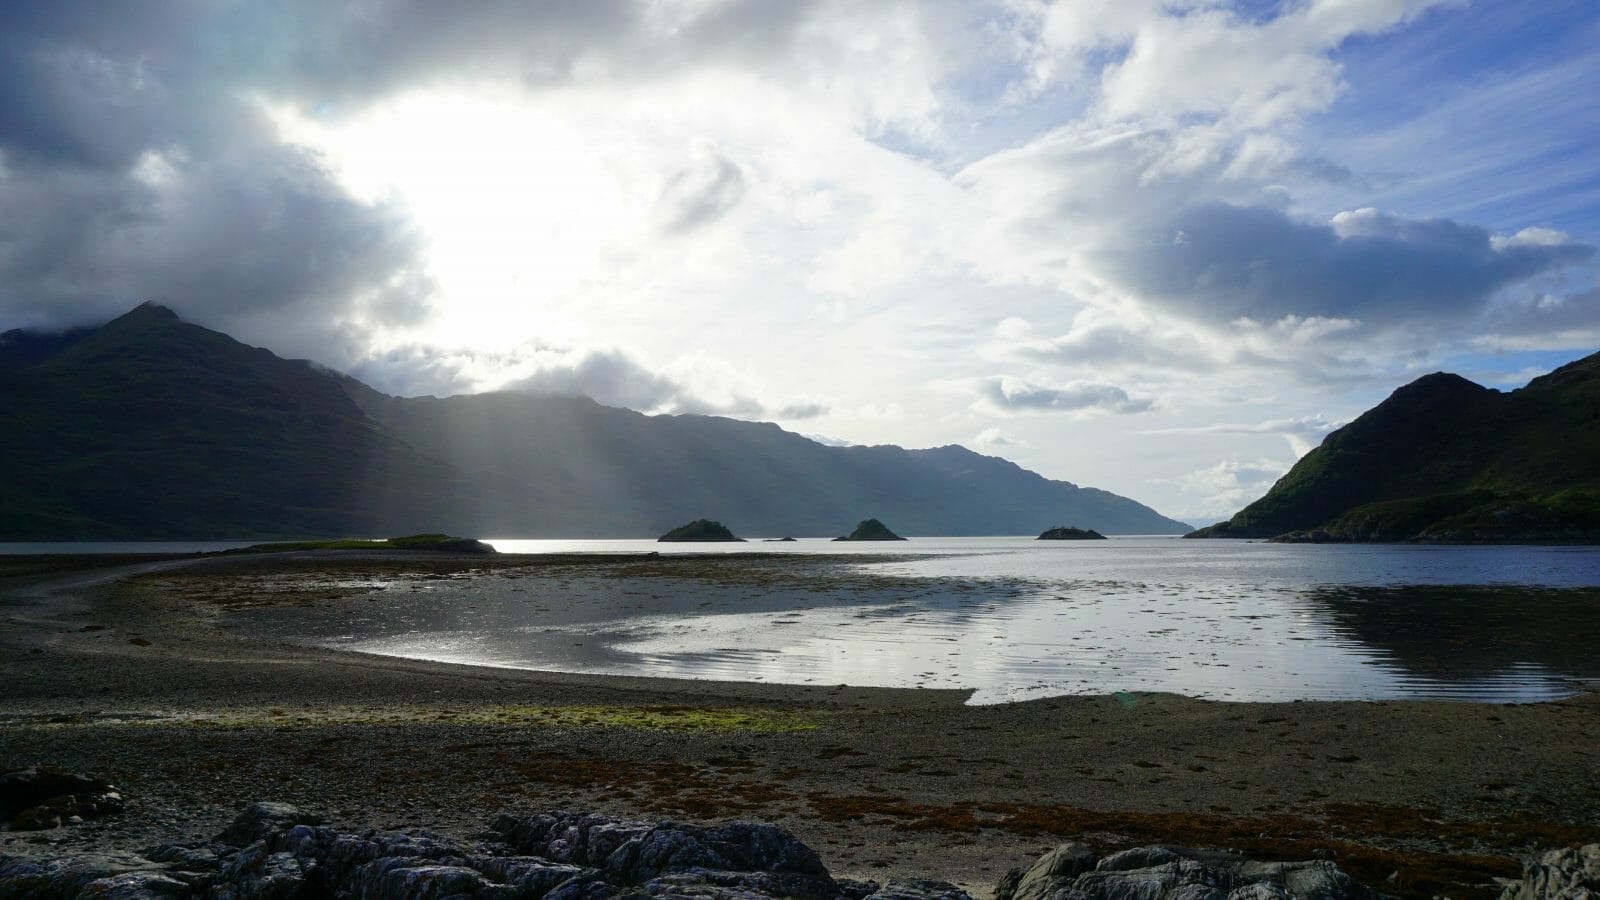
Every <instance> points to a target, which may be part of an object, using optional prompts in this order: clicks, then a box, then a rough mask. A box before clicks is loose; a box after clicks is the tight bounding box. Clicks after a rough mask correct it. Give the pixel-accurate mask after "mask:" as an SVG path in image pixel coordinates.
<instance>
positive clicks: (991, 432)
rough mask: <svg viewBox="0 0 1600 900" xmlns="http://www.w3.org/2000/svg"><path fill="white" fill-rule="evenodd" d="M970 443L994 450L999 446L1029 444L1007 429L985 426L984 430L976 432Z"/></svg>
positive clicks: (1022, 445) (1024, 445)
mask: <svg viewBox="0 0 1600 900" xmlns="http://www.w3.org/2000/svg"><path fill="white" fill-rule="evenodd" d="M972 443H974V444H976V445H977V446H979V447H981V448H983V449H985V450H994V449H998V448H1001V447H1026V446H1029V445H1028V442H1027V441H1024V440H1022V439H1021V438H1019V437H1017V436H1016V435H1014V434H1012V433H1011V432H1009V431H1004V430H1002V429H999V428H985V429H984V430H982V431H980V432H978V435H977V437H974V438H973V439H972Z"/></svg>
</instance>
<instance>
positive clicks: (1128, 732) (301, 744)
mask: <svg viewBox="0 0 1600 900" xmlns="http://www.w3.org/2000/svg"><path fill="white" fill-rule="evenodd" d="M757 555H759V554H757ZM385 558H386V560H388V561H389V562H392V563H393V564H394V565H397V566H402V567H411V568H419V567H420V568H421V569H423V570H428V569H430V567H439V566H443V565H445V563H446V562H447V561H444V560H441V559H440V558H439V557H437V556H436V555H427V554H386V555H385ZM698 558H702V559H703V558H704V557H698ZM714 559H719V560H721V561H723V562H727V560H726V558H725V557H715V558H714ZM853 559H854V560H855V561H859V559H860V558H859V557H854V558H853ZM352 561H357V560H354V559H353V558H352V557H350V556H348V555H342V556H336V557H331V558H330V557H325V556H319V557H302V558H298V559H296V558H280V559H278V560H275V561H274V562H272V563H271V564H270V565H268V566H267V567H266V568H267V569H273V570H278V569H282V570H284V571H288V570H293V569H295V568H296V567H300V568H305V567H311V568H325V567H327V566H333V567H335V568H337V567H338V566H341V565H345V564H347V563H349V562H352ZM360 561H363V562H370V560H360ZM472 561H473V562H481V561H482V560H481V558H478V559H474V560H472ZM260 562H261V560H260V559H258V558H252V557H242V556H238V555H235V556H232V557H230V558H228V559H226V560H219V561H217V563H216V565H217V566H218V567H219V568H216V569H212V568H211V567H212V565H213V564H212V563H211V562H210V561H209V560H208V561H207V562H206V565H203V566H200V567H199V568H201V569H211V571H227V570H229V569H230V568H232V569H235V570H237V568H238V567H239V566H247V567H248V566H256V567H257V568H258V569H259V568H261V567H260V566H259V563H260ZM568 562H570V560H568ZM735 562H737V561H735ZM617 563H618V559H617V558H616V557H614V556H609V557H607V556H601V557H599V558H590V559H588V560H586V562H585V564H593V565H615V564H617ZM142 564H143V565H147V566H148V565H156V566H170V567H171V568H176V569H183V570H193V569H194V568H195V567H194V565H193V564H185V563H184V561H183V560H181V559H180V560H178V561H176V562H174V561H172V560H146V561H144V562H143V563H142ZM505 564H507V565H533V566H535V567H537V566H538V565H546V564H549V563H548V562H543V563H532V564H529V563H526V562H523V561H518V560H511V561H509V562H505ZM115 576H116V570H115V569H99V570H88V571H85V570H78V571H76V573H73V572H70V571H62V572H56V573H51V574H47V575H43V576H29V577H27V578H25V579H23V583H21V584H20V585H19V582H18V580H17V579H16V578H15V577H13V578H11V579H9V580H7V581H6V582H5V583H3V584H0V621H3V623H4V627H3V629H0V664H3V666H4V668H5V670H6V671H7V672H8V673H11V677H10V678H9V679H8V682H7V685H6V687H5V689H4V691H0V763H4V764H6V765H10V766H21V765H27V764H53V765H58V766H62V767H64V768H69V769H73V770H76V771H83V772H86V773H90V774H95V775H100V776H103V777H106V778H109V779H110V780H111V781H113V782H115V783H116V784H118V785H119V786H120V787H121V788H123V789H124V791H125V792H126V795H127V796H128V799H129V806H128V812H127V814H126V815H124V816H123V817H121V818H120V819H105V820H99V821H94V822H90V823H86V824H85V825H81V826H76V827H74V828H69V829H58V830H56V831H54V832H38V833H21V832H0V852H3V850H4V848H5V847H7V846H10V845H12V844H13V843H15V844H16V845H17V846H33V843H32V842H33V841H35V840H46V841H49V840H59V841H64V842H66V843H63V844H62V845H61V846H63V847H67V846H76V845H78V844H81V843H83V842H91V843H92V844H93V845H94V846H96V847H103V848H115V847H127V848H133V847H138V846H142V845H143V844H144V843H146V842H148V838H150V837H151V836H152V835H153V834H154V833H155V832H156V831H159V830H162V829H168V830H171V829H176V830H177V832H178V833H184V834H188V833H194V834H196V835H199V836H208V835H209V834H210V833H214V832H215V830H217V829H219V828H220V827H221V826H222V825H223V824H226V821H227V820H228V819H229V818H231V816H232V815H233V814H234V812H236V811H237V808H238V807H239V806H242V805H244V804H245V803H248V802H252V801H256V800H285V801H288V802H292V803H295V804H297V805H299V806H302V807H303V808H306V809H308V810H314V811H316V812H318V813H321V814H323V815H325V816H328V817H329V818H330V819H332V820H334V821H337V822H344V823H346V824H352V825H356V824H370V825H374V826H378V827H417V826H425V827H431V828H437V829H439V830H441V831H443V832H446V833H450V832H452V831H455V832H457V833H465V832H466V831H467V830H472V829H478V828H481V827H482V823H483V822H484V821H487V820H489V819H492V818H493V817H494V815H496V814H498V813H499V812H522V813H526V812H530V811H538V810H545V809H554V808H567V809H578V810H584V811H596V812H606V813H610V814H613V815H622V816H631V817H640V818H678V819H684V820H691V821H722V820H728V819H736V818H737V819H752V820H760V821H771V822H775V823H777V824H780V825H783V826H784V827H787V828H789V829H790V830H792V831H794V832H795V833H796V834H797V835H798V836H800V838H801V839H802V840H804V841H806V842H807V843H809V844H811V845H812V846H813V847H814V848H815V849H816V850H817V851H818V852H819V853H821V854H822V855H823V858H824V860H825V861H826V862H827V863H828V865H829V866H830V868H832V869H834V870H836V871H837V872H839V873H841V874H843V875H846V876H850V877H871V878H879V879H882V878H884V877H892V876H895V875H907V876H923V877H938V878H944V879H947V880H950V881H953V882H955V883H957V884H960V885H962V886H963V887H966V888H967V889H969V890H970V891H972V892H973V893H974V895H975V896H987V895H988V894H989V893H990V891H992V889H993V886H994V882H995V880H996V878H998V875H999V874H1000V873H1003V872H1004V871H1005V870H1006V869H1007V868H1010V867H1011V866H1014V865H1019V864H1024V863H1026V862H1029V861H1031V860H1032V859H1034V858H1036V857H1037V856H1038V854H1039V852H1040V851H1041V850H1042V849H1044V848H1047V847H1049V846H1053V845H1054V844H1056V843H1058V842H1060V841H1063V840H1068V839H1087V840H1089V841H1090V842H1091V843H1096V844H1097V845H1099V846H1102V847H1104V848H1114V847H1118V846H1132V845H1134V844H1137V843H1143V844H1149V843H1175V844H1190V845H1195V846H1235V847H1238V848H1239V849H1248V850H1251V851H1252V852H1266V853H1275V854H1277V855H1278V857H1279V858H1288V857H1294V856H1296V855H1299V856H1304V855H1305V854H1307V853H1309V852H1310V851H1311V850H1313V849H1318V848H1323V849H1330V850H1333V851H1334V852H1336V853H1337V854H1338V861H1339V862H1340V864H1341V865H1342V866H1344V867H1345V868H1346V869H1347V870H1349V871H1352V872H1353V873H1355V874H1357V877H1358V878H1361V879H1362V880H1363V881H1364V882H1366V883H1368V884H1370V885H1372V886H1374V887H1378V888H1380V889H1383V890H1387V891H1391V892H1395V893H1400V894H1405V895H1421V894H1423V893H1427V892H1429V891H1431V892H1433V893H1438V892H1440V890H1439V889H1438V888H1439V887H1440V885H1441V884H1442V882H1441V881H1440V879H1441V878H1443V877H1444V876H1443V875H1441V872H1442V871H1443V868H1442V867H1443V866H1444V865H1445V864H1446V862H1447V861H1450V860H1455V861H1457V863H1456V864H1457V865H1458V866H1465V868H1464V869H1463V871H1465V872H1467V873H1468V876H1467V877H1470V878H1472V879H1476V881H1474V882H1473V883H1472V884H1458V883H1448V884H1447V885H1446V886H1447V887H1448V888H1449V890H1448V892H1449V893H1451V896H1463V895H1467V896H1470V895H1473V894H1474V893H1476V894H1478V895H1482V896H1487V895H1488V892H1489V889H1488V887H1486V885H1489V884H1491V882H1490V881H1489V880H1488V879H1489V878H1490V877H1491V876H1493V875H1495V874H1504V875H1505V876H1507V877H1514V876H1515V875H1516V873H1517V869H1518V866H1517V862H1518V859H1519V857H1520V856H1521V855H1524V854H1527V853H1532V852H1534V851H1536V850H1540V849H1546V848H1548V847H1550V846H1555V845H1556V844H1565V843H1575V842H1592V841H1595V840H1600V826H1596V825H1595V824H1593V823H1596V822H1600V756H1597V751H1596V749H1593V748H1600V694H1595V693H1592V692H1590V693H1585V694H1581V695H1579V696H1576V697H1573V698H1569V699H1567V700H1562V701H1557V702H1545V703H1533V704H1517V705H1499V704H1478V703H1468V702H1460V701H1369V702H1361V701H1318V702H1309V701H1308V702H1293V703H1230V702H1224V701H1206V700H1194V699H1189V698H1185V697H1181V696H1178V695H1173V694H1138V695H1120V696H1070V697H1053V698H1046V699H1039V700H1029V701H1024V702H1019V703H1007V704H996V705H988V706H967V705H965V704H964V700H965V698H966V696H967V694H968V692H966V691H950V690H928V689H910V688H851V687H843V686H803V685H786V684H766V683H754V682H714V681H686V680H676V679H662V678H647V677H635V676H615V675H572V674H561V673H553V672H539V671H533V670H526V669H500V668H488V667H477V666H466V665H459V664H451V663H429V662H422V661H416V660H408V659H403V658H399V657H387V656H376V655H368V654H358V653H350V652H346V651H339V650H322V649H314V648H307V647H301V646H293V645H287V644H277V643H262V642H257V641H251V640H248V639H245V638H243V637H241V636H240V635H239V634H237V633H233V632H230V631H229V630H228V629H226V628H222V627H218V626H217V624H216V622H215V615H216V603H215V602H214V601H206V600H201V599H195V598H193V597H183V596H178V595H176V594H173V593H170V592H165V593H157V594H153V595H152V594H139V593H138V592H137V591H135V592H132V593H130V592H129V591H128V590H127V588H126V583H125V582H123V581H118V580H116V578H115ZM62 579H74V580H75V583H76V584H77V586H75V587H73V588H71V589H70V590H59V591H57V592H56V593H54V594H50V593H48V592H47V590H46V589H47V587H48V584H47V583H60V581H61V580H62ZM205 581H206V578H205V576H204V574H202V575H200V576H198V577H197V583H199V584H200V585H202V586H203V585H204V583H205ZM119 585H120V586H121V587H119ZM140 642H143V643H140ZM36 651H37V652H36ZM119 715H120V716H121V718H118V716H119ZM197 798H199V799H198V801H197ZM45 846H51V845H49V844H46V845H45ZM1463 859H1467V860H1471V862H1470V863H1461V862H1459V861H1460V860H1463ZM1380 869H1381V870H1383V871H1379V870H1380ZM1390 872H1399V873H1400V875H1399V876H1398V877H1397V879H1396V881H1394V882H1389V883H1387V886H1386V884H1385V883H1382V882H1383V881H1384V879H1385V878H1387V876H1388V874H1389V873H1390ZM1474 884H1476V885H1477V886H1478V887H1477V889H1476V891H1474V889H1473V885H1474Z"/></svg>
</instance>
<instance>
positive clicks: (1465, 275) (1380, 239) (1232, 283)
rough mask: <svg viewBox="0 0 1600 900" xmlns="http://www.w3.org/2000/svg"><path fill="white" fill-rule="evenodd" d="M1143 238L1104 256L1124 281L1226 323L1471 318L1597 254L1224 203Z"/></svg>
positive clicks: (1389, 221) (1430, 226) (1386, 221)
mask: <svg viewBox="0 0 1600 900" xmlns="http://www.w3.org/2000/svg"><path fill="white" fill-rule="evenodd" d="M1141 237H1142V240H1133V241H1130V242H1128V243H1127V244H1126V245H1125V246H1124V247H1122V248H1118V249H1116V250H1112V251H1108V252H1107V253H1106V254H1105V256H1106V259H1107V262H1108V263H1109V265H1110V268H1111V271H1112V272H1113V273H1114V275H1115V277H1116V278H1117V280H1118V281H1120V282H1121V283H1123V284H1125V285H1127V286H1129V287H1130V288H1132V289H1134V290H1135V291H1137V292H1138V293H1139V294H1140V295H1141V296H1143V297H1146V298H1148V299H1151V300H1154V301H1156V302H1157V303H1160V304H1162V305H1163V306H1166V307H1167V308H1169V309H1172V310H1174V311H1178V312H1182V313H1184V314H1187V315H1190V316H1192V317H1197V318H1206V319H1211V320H1220V321H1231V320H1234V319H1237V318H1240V317H1245V318H1250V319H1253V320H1256V321H1260V322H1272V321H1276V320H1278V319H1280V318H1282V317H1283V316H1299V317H1311V316H1318V317H1324V318H1348V319H1358V320H1361V321H1363V322H1372V323H1383V322H1394V321H1400V320H1405V319H1418V318H1430V317H1440V316H1448V317H1458V316H1467V315H1472V314H1474V313H1477V312H1479V311H1480V310H1481V309H1482V308H1483V306H1484V304H1485V302H1486V301H1488V300H1489V298H1490V297H1492V296H1493V295H1494V294H1495V292H1496V291H1498V290H1500V289H1501V288H1503V287H1506V286H1507V285H1511V284H1514V283H1516V282H1519V281H1523V280H1525V279H1527V278H1530V277H1532V276H1534V275H1538V274H1540V273H1543V272H1548V271H1552V270H1555V269H1559V268H1561V267H1564V266H1567V265H1571V264H1574V263H1578V262H1582V261H1584V260H1586V259H1588V258H1590V257H1591V256H1593V254H1594V248H1592V247H1589V246H1585V245H1582V244H1577V243H1572V242H1568V241H1565V240H1557V241H1533V240H1514V239H1513V240H1496V239H1495V238H1494V237H1493V235H1491V234H1490V233H1489V231H1488V230H1486V229H1483V228H1478V227H1475V226H1471V225H1462V224H1459V223H1457V222H1452V221H1448V220H1444V219H1427V220H1412V219H1403V218H1400V217H1397V216H1391V215H1386V214H1383V213H1379V212H1376V211H1373V210H1360V211H1357V212H1351V213H1341V214H1340V215H1339V216H1336V217H1335V218H1334V220H1333V222H1332V224H1330V225H1317V224H1307V223H1303V222H1298V221H1296V220H1294V219H1292V218H1290V217H1289V216H1287V215H1286V214H1284V213H1282V212H1280V211H1278V210H1275V209H1267V208H1263V207H1248V206H1233V205H1229V204H1225V203H1208V204H1202V205H1198V206H1193V207H1190V208H1188V209H1186V210H1184V211H1182V212H1181V213H1179V214H1177V215H1175V216H1173V217H1172V218H1170V219H1168V220H1164V221H1161V222H1159V223H1157V224H1155V225H1153V226H1151V227H1149V228H1147V229H1145V230H1144V233H1143V234H1142V235H1141Z"/></svg>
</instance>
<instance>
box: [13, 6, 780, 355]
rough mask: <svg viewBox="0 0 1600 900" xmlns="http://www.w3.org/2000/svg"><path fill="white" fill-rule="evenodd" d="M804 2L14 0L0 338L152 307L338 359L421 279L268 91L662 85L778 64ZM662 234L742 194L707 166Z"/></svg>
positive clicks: (420, 300)
mask: <svg viewBox="0 0 1600 900" xmlns="http://www.w3.org/2000/svg"><path fill="white" fill-rule="evenodd" d="M810 8H811V4H804V3H792V4H766V3H757V2H736V3H731V4H724V5H721V6H719V7H715V8H714V9H713V10H712V11H710V12H709V13H705V14H700V15H697V16H693V17H689V18H686V19H685V20H683V21H671V20H668V19H664V18H662V17H663V16H665V15H667V13H664V12H662V11H661V10H660V8H658V7H651V6H649V5H644V4H636V3H631V2H622V0H583V2H576V0H573V2H549V3H525V2H512V0H477V2H470V3H451V4H445V3H436V2H432V0H389V2H371V3H361V4H345V3H324V2H320V0H317V2H310V0H305V2H286V3H220V4H219V3H211V2H202V0H171V2H163V3H141V2H117V0H108V2H103V3H96V4H93V5H80V4H63V3H56V2H27V0H16V2H10V3H7V4H5V5H4V6H3V7H0V330H3V329H5V328H10V327H16V326H24V327H62V326H68V325H74V324H84V323H92V322H96V321H103V320H105V319H107V318H109V317H110V316H113V315H115V314H117V313H120V312H123V311H125V310H126V309H127V308H129V307H130V306H132V305H134V304H136V303H138V302H140V301H143V300H146V299H155V300H159V301H160V302H162V303H165V304H167V305H169V306H171V307H173V308H174V309H176V310H177V311H178V312H179V313H180V314H182V315H184V316H185V317H186V318H189V319H191V320H193V321H196V322H199V323H201V324H205V325H209V326H212V327H216V328H222V329H225V330H229V331H232V332H234V333H237V334H238V335H239V336H241V337H242V338H244V339H247V340H250V341H252V342H255V343H264V344H268V345H269V346H272V347H274V348H275V349H279V350H282V351H284V352H289V353H295V354H301V355H311V356H315V357H317V358H319V359H322V360H323V361H325V362H329V363H331V364H335V365H344V364H348V363H349V362H351V361H352V360H353V359H354V358H355V357H356V356H357V355H358V354H359V353H360V351H361V344H362V335H363V331H364V330H365V329H369V328H371V327H374V326H376V325H381V324H393V323H396V322H402V323H403V322H408V321H411V320H414V319H415V318H416V317H417V316H418V315H420V314H421V313H422V312H423V311H424V310H425V308H426V304H427V302H428V292H429V290H430V285H429V284H428V283H427V281H426V279H425V278H424V277H423V276H422V275H421V274H420V268H421V267H420V265H419V261H418V254H419V248H418V245H417V244H416V242H415V241H414V240H413V238H412V236H411V235H410V233H409V231H408V229H407V225H406V223H405V222H404V221H402V220H401V219H399V218H398V217H397V216H396V215H395V213H394V211H393V210H390V209H386V208H384V207H381V206H372V205H368V204H364V203H361V202H359V201H357V200H356V199H354V198H352V197H350V196H349V195H348V194H347V193H346V192H345V191H344V190H343V188H342V187H340V186H339V185H338V184H337V183H336V182H335V180H334V179H333V178H332V177H331V175H330V174H329V173H328V172H327V171H326V170H325V169H324V168H323V167H322V166H320V165H319V164H318V162H317V160H316V159H315V158H314V157H312V156H311V155H309V154H307V153H305V152H302V151H299V150H296V149H293V148H289V147H285V146H283V145H282V144H281V143H280V142H279V139H278V137H277V134H276V130H275V128H274V126H273V125H272V123H271V122H270V121H268V120H267V119H266V116H265V113H264V112H263V111H262V109H261V107H260V106H259V103H258V101H259V100H261V99H267V100H271V101H277V102H290V103H293V104H295V105H296V106H298V107H299V108H300V109H302V110H303V111H305V112H306V113H307V114H309V115H313V116H316V117H319V118H322V119H324V120H337V119H338V118H339V117H340V116H343V115H347V114H352V113H355V112H358V111H359V110H360V109H361V108H362V107H363V106H364V105H365V104H367V103H368V102H371V101H373V100H376V99H381V98H382V97H384V96H387V95H389V94H391V93H393V92H396V91H399V90H403V89H406V88H411V87H421V86H426V85H430V84H437V83H441V82H445V81H471V80H474V79H481V78H493V79H509V80H513V81H518V82H521V83H523V84H525V85H533V86H537V85H540V84H559V83H563V82H565V81H567V80H569V79H571V78H572V77H574V73H576V72H580V71H581V73H582V74H583V75H584V76H585V77H596V76H598V77H616V78H628V77H649V76H650V75H651V74H652V73H659V72H661V71H664V70H668V69H671V68H672V67H674V66H689V65H698V64H703V63H704V62H705V61H706V60H708V59H712V60H715V59H719V58H721V59H738V58H743V57H749V58H762V57H765V56H770V55H773V54H777V53H779V51H781V49H782V48H783V46H784V45H785V44H786V43H787V42H789V41H791V40H792V39H793V37H794V34H795V33H796V25H797V23H799V22H800V21H802V20H803V19H804V18H805V17H806V16H807V15H808V14H809V12H810ZM680 187H681V188H682V190H681V191H680V192H679V194H678V195H676V196H675V199H676V201H677V206H675V207H674V209H673V210H672V211H671V214H670V217H669V224H671V225H673V226H674V227H679V228H692V227H695V226H696V225H697V224H701V223H703V222H706V221H710V220H711V219H713V218H715V217H716V216H717V215H720V214H721V212H723V211H725V210H726V209H727V208H728V207H729V206H730V205H732V204H733V203H735V202H737V200H738V198H739V195H740V194H741V193H742V187H743V182H742V177H741V173H740V172H739V170H738V167H737V166H735V165H733V163H731V162H729V161H727V160H725V159H721V158H720V157H718V158H717V161H716V164H715V165H713V166H712V167H711V168H710V169H707V170H704V171H701V172H699V174H697V175H694V176H692V177H688V178H687V180H686V181H685V183H684V184H683V185H682V186H680Z"/></svg>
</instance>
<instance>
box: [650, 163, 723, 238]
mask: <svg viewBox="0 0 1600 900" xmlns="http://www.w3.org/2000/svg"><path fill="white" fill-rule="evenodd" d="M696 157H697V158H696V159H695V161H694V162H693V163H692V164H691V165H690V166H688V167H686V168H684V169H681V170H679V171H677V172H675V173H673V174H672V175H671V176H670V177H669V178H668V179H667V182H666V184H665V185H663V187H662V189H661V197H660V199H659V200H658V201H657V208H658V211H659V214H660V216H661V219H662V228H663V229H664V230H666V231H668V232H670V233H673V234H683V233H686V232H690V231H693V230H695V229H696V228H699V227H701V226H703V225H707V224H710V223H711V222H714V221H716V220H717V219H719V218H721V217H722V215H723V214H724V213H726V212H728V211H729V210H730V209H732V208H733V207H734V206H736V205H738V203H739V198H741V197H743V196H744V190H745V179H744V171H743V170H741V169H740V168H739V166H738V164H737V163H735V162H734V161H733V160H731V159H728V158H727V157H726V156H723V155H722V154H720V153H718V152H716V150H714V149H712V148H710V147H701V148H699V149H698V152H697V153H696Z"/></svg>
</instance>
